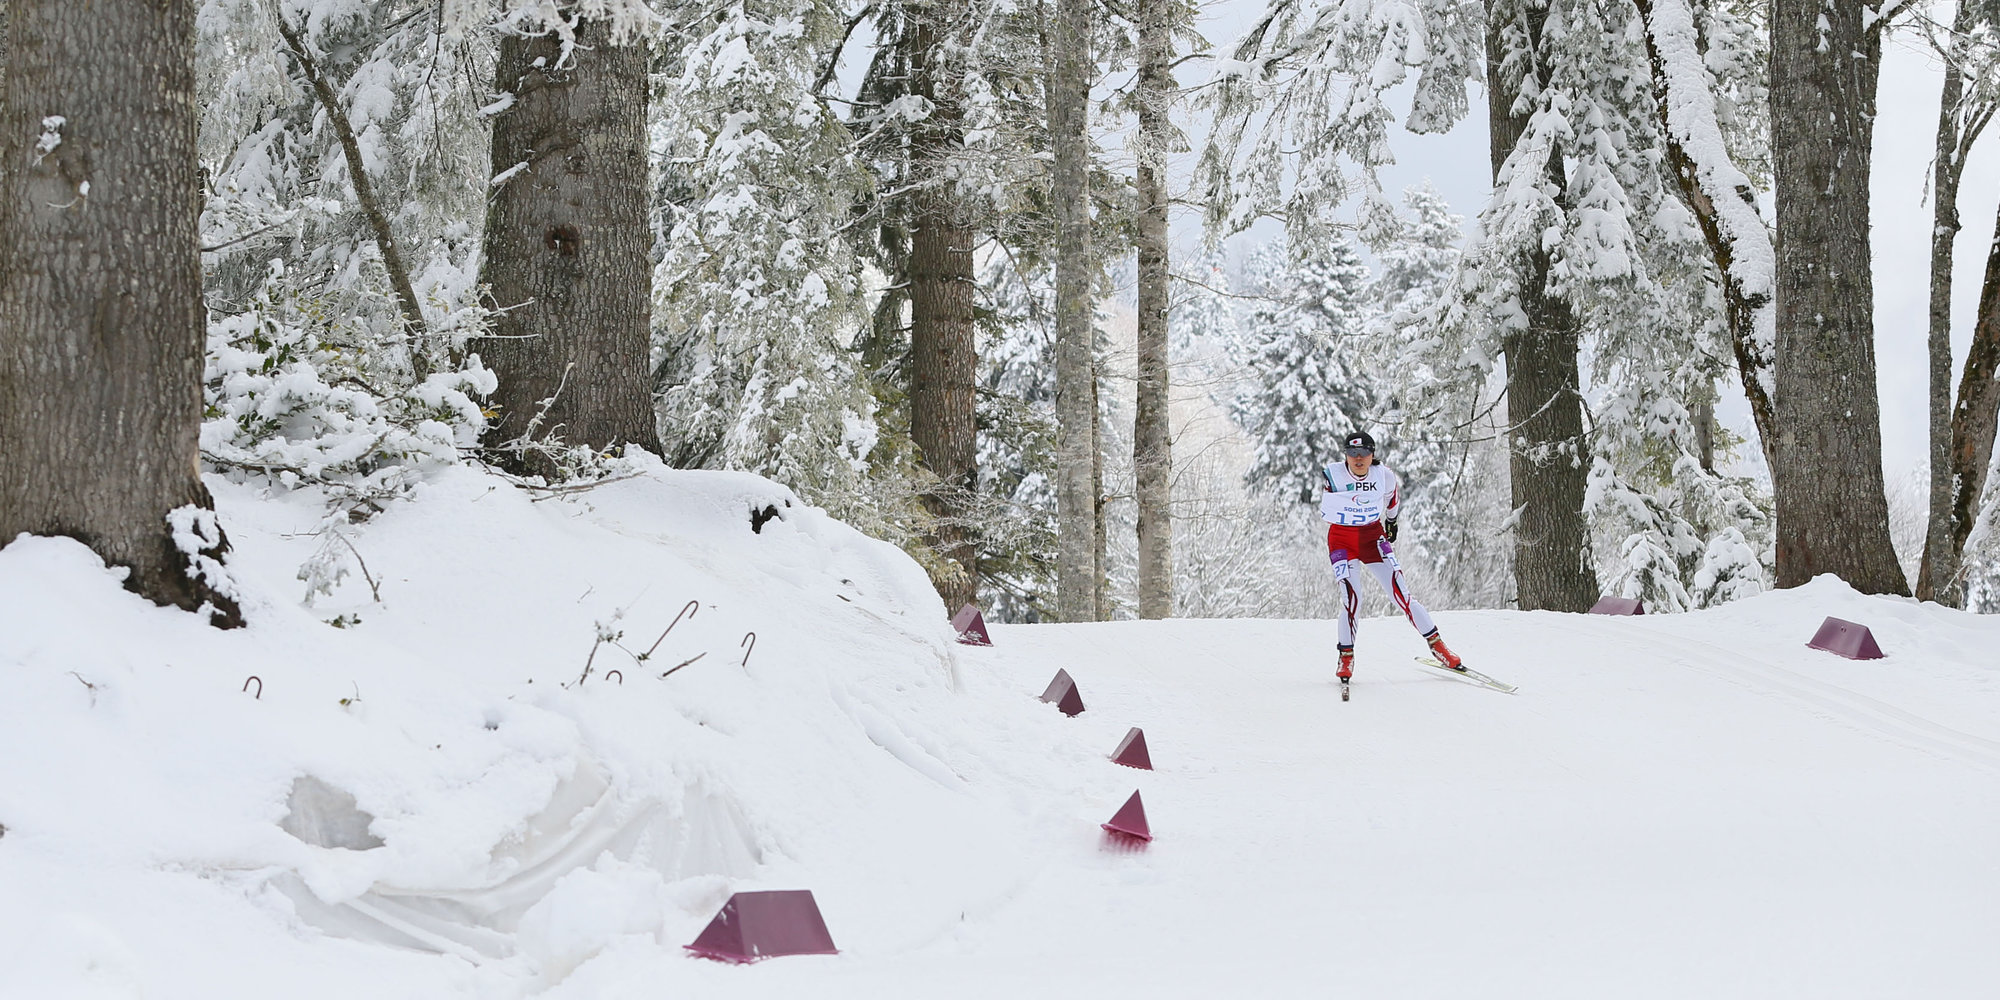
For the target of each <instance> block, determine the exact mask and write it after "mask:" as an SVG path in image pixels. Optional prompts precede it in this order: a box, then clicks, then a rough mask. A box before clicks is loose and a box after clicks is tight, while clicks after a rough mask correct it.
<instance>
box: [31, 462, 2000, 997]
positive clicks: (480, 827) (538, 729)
mask: <svg viewBox="0 0 2000 1000" xmlns="http://www.w3.org/2000/svg"><path fill="white" fill-rule="evenodd" d="M213 485H214V488H215V489H216V492H217V499H218V505H219V509H220V511H221V515H222V520H223V523H224V526H225V527H226V529H227V530H228V531H229V532H230V534H231V537H232V539H233V541H234V543H235V545H236V549H237V551H236V555H235V561H234V564H233V565H234V567H235V572H236V574H237V575H238V577H239V580H240V581H241V583H242V585H243V588H244V589H245V591H246V593H247V595H248V600H247V601H246V611H247V612H248V613H249V615H250V617H251V619H252V622H253V625H252V627H250V628H249V629H246V630H242V631H238V632H231V633H223V632H216V631H213V630H210V629H208V628H206V627H204V626H202V625H201V624H199V622H198V621H197V619H195V618H194V617H193V616H190V615H185V614H181V613H179V612H174V611H168V610H163V609H159V608H155V607H153V606H151V605H148V604H146V603H144V602H142V601H140V600H139V599H137V598H135V597H132V596H130V595H128V594H126V593H125V592H124V591H123V590H121V589H120V588H119V587H118V585H117V583H116V581H115V579H114V578H113V576H112V575H111V574H110V573H108V572H107V571H106V570H105V569H104V568H103V566H102V565H101V564H100V563H98V562H97V561H96V560H95V558H94V557H92V556H91V555H90V553H89V552H88V551H87V550H85V549H84V548H83V547H82V546H81V545H79V544H77V543H75V542H71V541H67V540H51V539H33V538H29V539H22V540H17V541H15V542H13V543H12V544H10V545H8V546H7V547H6V548H5V549H4V550H0V824H4V827H5V833H4V834H0V996H4V997H7V998H13V997H22V998H38V1000H39V998H54V997H147V998H180V997H187V998H204V1000H211V998H218V997H221V998H232V997H285V998H316V997H329V998H331V997H340V998H343V1000H349V998H354V997H363V996H365V997H371V998H372V997H393V998H401V997H408V998H424V1000H443V998H450V997H498V998H506V997H519V996H544V997H550V998H624V997H634V998H637V997H649V998H650V997H661V996H701V997H779V996H784V997H796V996H811V997H821V998H843V997H995V998H999V997H1007V998H1018V997H1023V996H1042V997H1094V996H1104V995H1127V996H1147V997H1238V996H1245V997H1247V996H1260V997H1261V996H1268V997H1307V996H1313V997H1317V996H1333V995H1359V996H1373V997H1447V996H1448V997H1469V996H1476V997H1536V998H1549V997H1591V998H1600V997H1614V996H1615V997H1620V998H1635V997H1663V998H1664V997H1674V998H1684V997H1696V996H1699V997H1755V998H1770V997H1812V998H1827V997H1857V998H1859V997H1867V998H1880V997H1924V998H1951V997H1967V998H1971V997H1989V996H1992V995H1993V991H1994V989H1995V984H2000V948H1997V947H1995V946H1994V942H1995V941H1996V940H2000V851H1996V849H1995V847H1994V845H1995V843H1996V836H2000V654H1996V650H2000V621H1996V620H1994V619H1992V618H1981V617H1977V616H1971V615H1965V614H1960V613H1956V612H1951V611H1948V610H1942V609H1939V608H1936V607H1934V606H1919V605H1916V604H1914V603H1911V602H1908V601H1898V600H1889V599H1878V598H1867V597H1862V596H1860V595H1857V594H1854V593H1853V592H1851V591H1849V590H1848V589H1846V588H1845V587H1844V586H1842V585H1841V584H1839V583H1838V582H1836V581H1833V580H1830V579H1822V580H1820V581H1816V582H1815V583H1813V584H1812V585H1810V586H1807V587H1803V588H1800V589H1798V590H1794V591H1789V592H1784V593H1776V594H1768V595H1765V596H1763V597H1759V598H1756V599H1753V600H1749V601H1744V602H1741V603H1738V604H1735V605H1732V606H1729V607H1726V608H1722V609H1718V610H1714V611H1708V612H1703V613H1698V614H1689V615H1679V616H1654V617H1642V618H1605V617H1591V616H1581V615H1557V614H1548V613H1529V614H1523V613H1510V612H1463V613H1444V614H1441V615H1440V616H1439V619H1440V622H1441V624H1442V626H1443V628H1444V630H1445V635H1446V637H1447V638H1448V639H1449V640H1450V641H1451V643H1452V645H1453V647H1454V648H1455V649H1457V650H1458V651H1459V652H1460V653H1462V654H1464V655H1465V656H1466V658H1467V659H1468V661H1470V662H1472V663H1473V664H1475V665H1478V666H1480V667H1482V668H1485V669H1487V670H1489V671H1490V672H1492V673H1493V674H1495V675H1498V676H1501V677H1503V678H1505V679H1508V680H1511V681H1515V682H1517V683H1519V684H1520V685H1521V691H1520V693H1519V694H1518V695H1514V696H1507V695H1502V694H1498V693H1495V692H1492V691H1488V690H1485V689H1481V688H1478V687H1474V686H1472V685H1469V684H1465V683H1461V682H1459V681H1456V680H1454V679H1452V678H1448V677H1442V676H1434V675H1431V674H1428V673H1425V672H1423V671H1422V670H1421V668H1419V667H1417V666H1415V665H1414V664H1413V663H1411V656H1412V655H1414V654H1415V653H1417V652H1419V651H1420V644H1419V643H1418V641H1417V639H1416V637H1415V636H1414V634H1412V632H1411V630H1410V629H1409V627H1408V626H1407V625H1406V624H1405V623H1403V622H1401V621H1400V620H1387V619H1383V620H1373V621H1369V622H1365V623H1364V624H1363V626H1362V632H1361V655H1360V664H1359V676H1358V678H1357V681H1356V685H1355V694H1354V700H1353V701H1352V702H1351V703H1347V704H1343V703H1341V702H1340V701H1339V696H1338V692H1337V689H1336V687H1335V686H1334V684H1333V683H1332V677H1331V666H1330V663H1329V661H1330V659H1331V652H1330V647H1331V642H1332V628H1331V623H1330V622H1316V621H1296V622H1286V621H1173V622H1150V623H1137V622H1128V623H1109V624H1099V625H1078V626H997V627H995V628H994V629H993V631H994V639H995V642H996V645H995V646H994V647H992V648H990V649H986V648H974V647H967V646H960V645H956V644H955V643H953V642H952V641H951V640H952V636H951V634H950V631H949V628H948V626H947V625H946V622H945V620H944V619H945V616H944V614H943V611H942V609H941V608H939V607H938V606H937V602H936V600H935V598H934V596H932V595H931V593H930V591H929V589H928V586H927V584H926V582H925V580H924V578H923V576H922V574H921V572H920V571H918V569H917V568H916V567H915V566H914V565H913V564H912V563H910V562H909V561H908V560H906V559H904V558H903V557H902V556H901V555H900V553H897V552H896V551H895V550H893V549H891V548H889V547H887V546H885V545H882V544H880V543H876V542H873V541H870V540H868V539H866V538H863V537H861V536H860V535H858V534H856V533H854V532H853V531H851V530H849V529H847V528H846V527H845V526H843V525H840V524H838V523H836V522H833V521H831V520H829V519H827V518H826V517H824V516H823V515H821V514H819V513H818V512H817V511H814V510H811V509H808V508H806V507H804V506H803V505H802V504H799V503H798V502H797V501H796V500H794V501H792V506H790V507H789V508H787V507H785V506H784V505H785V501H786V498H787V496H788V495H787V494H786V493H785V492H784V491H783V490H782V489H780V488H778V487H775V486H772V485H771V484H769V483H766V482H764V481H762V480H758V479H754V478H751V477H747V476H735V475H726V474H719V473H710V474H702V473H670V472H665V471H662V470H658V469H651V470H646V472H645V474H643V475H639V476H636V477H634V478H630V479H627V480H624V481H621V482H615V483H611V484H609V485H605V486H602V487H599V488H597V489H594V490H590V491H587V492H579V493H574V494H568V495H562V496H553V497H544V498H541V499H536V498H534V497H531V496H530V495H529V494H526V493H524V492H522V491H519V490H517V489H514V488H512V487H510V486H508V485H505V484H504V483H502V482H501V481H499V480H497V479H494V478H491V477H488V476H485V475H482V474H480V473H478V472H476V471H473V470H470V469H459V470H451V471H447V472H446V473H444V474H442V475H440V476H439V477H437V478H436V479H435V480H434V481H432V482H431V483H429V484H428V485H426V486H424V487H423V488H422V489H421V491H420V493H419V495H418V497H417V499H416V500H415V501H414V502H410V503H400V504H395V505H392V506H390V508H389V509H388V510H387V512H386V513H383V514H381V515H379V516H377V517H376V518H375V519H374V520H372V521H370V522H369V523H367V524H365V525H358V526H355V527H354V528H353V529H351V532H350V537H351V540H352V542H353V544H354V547H355V550H356V551H357V552H358V553H359V555H360V557H361V558H362V559H365V561H366V565H367V569H368V572H369V575H370V576H372V577H373V578H374V581H375V583H376V584H377V585H379V588H380V601H379V602H377V601H375V600H373V599H371V592H370V587H369V584H368V582H367V581H366V580H365V579H363V578H362V576H361V574H360V573H359V571H358V568H357V571H356V572H355V573H354V575H352V576H351V577H350V578H349V579H348V580H347V582H346V583H344V584H343V585H341V586H340V588H339V589H338V590H336V591H335V593H334V594H333V595H332V596H331V597H330V598H324V599H322V600H321V601H320V602H319V603H318V605H317V606H316V607H312V608H306V607H303V606H302V605H301V604H300V603H299V601H298V598H299V597H300V595H301V593H302V592H303V590H304V586H303V585H302V584H300V583H299V582H298V581H297V580H296V579H295V576H296V574H297V571H298V568H299V566H300V564H301V563H302V562H304V561H305V560H306V559H307V558H308V557H309V556H311V555H312V553H313V552H314V550H315V549H316V548H317V546H318V545H319V544H320V540H318V539H315V538H311V537H302V536H301V535H300V533H301V532H308V531H311V530H313V529H314V528H315V526H316V525H317V524H318V521H319V508H318V506H317V503H316V501H315V500H314V498H313V497H311V496H310V495H308V494H305V493H297V494H290V495H280V496H276V497H265V496H263V495H261V494H260V493H259V492H258V491H257V490H255V489H253V488H250V487H245V486H236V485H231V484H228V483H224V482H220V481H215V482H214V483H213ZM766 504H774V505H776V506H777V507H779V508H780V515H781V516H780V519H778V520H774V521H770V522H768V523H766V524H765V525H764V526H763V528H762V530H761V531H758V532H753V531H752V530H751V524H750V518H749V512H750V511H751V510H752V509H762V508H763V507H764V506H765V505H766ZM691 600H692V601H698V602H699V609H698V610H697V611H696V612H695V613H694V614H693V615H691V616H688V617H685V618H683V619H682V620H681V621H680V622H679V623H678V624H677V625H675V626H674V628H673V630H672V632H671V633H669V634H667V635H666V637H665V638H664V640H661V641H660V642H659V645H658V649H657V651H655V652H654V653H653V654H652V655H651V656H650V657H648V658H647V659H646V660H645V661H644V662H637V661H636V660H635V657H634V656H633V655H631V654H632V653H641V652H645V651H646V650H647V649H648V647H650V646H652V645H653V644H654V642H655V640H656V639H657V638H658V637H659V636H660V633H661V632H662V631H663V630H665V629H666V628H667V626H668V624H669V623H670V622H672V621H673V620H674V618H675V615H676V613H677V612H679V611H680V610H681V609H682V608H683V607H685V606H686V604H687V602H689V601H691ZM1827 615H1835V616H1839V617H1842V618H1848V619H1852V620H1855V621H1860V622H1863V623H1865V624H1868V625H1869V626H1871V627H1872V628H1873V629H1874V632H1875V635H1876V637H1877V638H1878V639H1879V641H1880V642H1881V644H1882V646H1883V648H1884V649H1886V650H1887V651H1888V653H1889V655H1888V657H1887V658H1886V659H1883V660H1878V661H1873V662H1854V661H1848V660H1844V659H1840V658H1838V657H1835V656H1833V655H1831V654H1827V653H1823V652H1819V651H1815V650H1811V649H1807V648H1806V647H1805V646H1804V642H1805V640H1806V639H1807V638H1809V637H1810V636H1811V635H1812V633H1813V631H1814V629H1815V628H1816V627H1817V626H1818V624H1819V622H1820V620H1821V618H1823V617H1824V616H1827ZM343 616H346V617H343ZM353 616H358V617H359V619H360V621H359V623H358V624H351V625H350V627H345V628H333V627H330V626H329V625H328V624H326V622H328V621H330V620H335V619H337V618H338V619H341V620H342V621H343V624H347V623H349V622H351V620H352V617H353ZM600 625H601V626H602V629H600ZM751 632H754V633H755V634H756V638H755V640H754V642H752V641H750V640H749V639H748V638H747V634H748V633H751ZM613 633H622V637H621V638H619V639H618V640H617V643H618V645H612V644H604V645H600V646H598V648H597V650H596V654H595V658H594V663H593V669H592V675H591V676H590V678H589V679H588V680H586V681H585V682H584V683H582V684H581V685H577V684H576V683H575V682H576V681H577V678H578V675H579V674H580V673H582V671H583V668H584V664H585V661H586V659H587V658H589V657H590V655H591V650H592V646H593V643H594V640H595V638H596V637H597V636H598V635H599V634H613ZM620 645H622V646H623V647H624V649H625V650H630V653H628V652H626V651H624V650H621V649H620V648H619V646H620ZM698 654H699V656H700V658H699V659H695V660H694V662H692V663H690V664H688V665H687V666H685V667H684V668H682V669H680V670H679V671H677V672H675V673H674V674H673V675H672V676H670V677H666V678H664V679H662V678H661V677H660V676H659V675H660V674H661V673H662V672H664V671H665V670H667V669H669V668H671V667H673V666H675V665H677V664H681V663H683V662H684V661H687V660H689V659H690V658H694V657H696V656H697V655H698ZM613 668H616V669H618V670H619V671H620V675H619V676H617V677H612V678H607V677H606V671H608V670H610V669H613ZM1058 668H1062V669H1067V670H1068V671H1069V672H1070V673H1071V674H1072V675H1073V676H1074V677H1075V678H1076V679H1077V682H1078V685H1079V687H1080V689H1081V692H1082V695H1083V698H1084V700H1085V702H1086V704H1087V706H1088V710H1087V711H1086V712H1084V713H1083V714H1082V715H1080V716H1077V717H1075V718H1067V717H1064V716H1063V715H1061V714H1060V713H1058V712H1057V711H1056V709H1055V708H1054V707H1053V706H1050V705H1046V704H1043V703H1041V702H1039V701H1038V700H1037V699H1036V696H1037V695H1039V694H1040V693H1041V691H1042V689H1043V687H1044V686H1045V685H1046V684H1047V682H1048V681H1049V679H1050V677H1051V676H1052V675H1053V674H1054V673H1055V671H1056V670H1057V669H1058ZM253 674H254V675H256V676H257V677H258V678H259V679H260V680H261V682H262V695H261V697H257V696H256V694H257V690H258V685H257V684H255V683H251V684H250V685H249V687H250V691H249V692H247V693H246V692H244V691H243V690H242V688H243V687H244V685H245V682H246V678H248V677H249V676H250V675H253ZM565 685H568V686H565ZM1130 726H1141V727H1143V728H1144V730H1145V733H1146V737H1147V740H1148V742H1149V744H1150V746H1151V751H1152V756H1153V760H1154V763H1155V765H1156V767H1157V768H1158V770H1157V771H1153V772H1144V771H1135V770H1131V769H1128V768H1123V767H1119V766H1117V765H1115V764H1112V763H1110V762H1109V761H1108V760H1107V759H1106V755H1107V754H1108V753H1109V752H1110V751H1111V750H1112V748H1113V747H1114V746H1115V745H1116V744H1117V742H1118V740H1119V738H1120V737H1121V736H1123V735H1124V733H1125V731H1126V729H1127V728H1128V727H1130ZM1134 789H1139V790H1142V791H1143V793H1144V797H1145V803H1146V808H1147V812H1148V814H1149V817H1150V819H1151V823H1152V826H1153V830H1154V832H1155V834H1156V836H1157V839H1156V840H1155V841H1154V842H1153V843H1152V844H1151V845H1150V846H1148V847H1147V848H1145V849H1143V850H1131V849H1124V848H1118V847H1117V846H1116V845H1111V844H1108V843H1107V842H1106V840H1105V838H1104V835H1103V834H1102V832H1101V831H1100V830H1099V829H1098V824H1099V823H1101V822H1103V821H1104V820H1106V819H1108V818H1109V817H1110V816H1111V814H1112V813H1113V812H1114V811H1115V810H1116V809H1117V808H1118V806H1119V805H1120V804H1121V803H1123V802H1124V801H1125V799H1126V797H1127V796H1129V795H1130V794H1131V792H1132V791H1133V790H1134ZM350 796H351V800H350V799H349V798H348V797H350ZM794 888H804V889H811V890H812V891H813V892H814V894H815V896H816V898H817V900H818V902H819V905H820V908H821V910H822V912H823V913H824V915H825V918H826V921H827V924H828V927H829V929H830V930H831V932H832V934H833V937H834V940H835V941H836V943H837V944H838V945H839V946H840V948H841V949H842V953H841V954H839V955H837V956H830V957H789V958H779V959H773V960H770V961H766V962H763V963H760V964H757V965H754V966H747V967H740V966H730V965H724V964H720V963H717V962H712V961H707V960H703V959H697V958H693V957H690V956H688V955H687V953H685V952H684V951H683V950H682V947H681V946H682V945H684V944H686V943H687V942H689V941H692V940H693V939H694V937H695V936H696V935H697V934H698V933H699V932H700V931H701V929H702V928H703V926H704V925H705V924H706V923H707V922H708V920H709V918H710V917H711V916H712V915H713V914H714V913H715V911H716V910H717V908H718V907H719V906H720V905H721V904H722V902H723V901H724V900H725V899H726V898H727V897H728V895H729V894H730V893H731V892H732V891H736V890H746V889H794Z"/></svg>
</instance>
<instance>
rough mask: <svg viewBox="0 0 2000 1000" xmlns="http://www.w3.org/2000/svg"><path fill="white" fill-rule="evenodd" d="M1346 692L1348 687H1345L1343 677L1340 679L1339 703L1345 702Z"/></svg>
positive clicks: (1345, 679) (1345, 681)
mask: <svg viewBox="0 0 2000 1000" xmlns="http://www.w3.org/2000/svg"><path fill="white" fill-rule="evenodd" d="M1347 692H1348V687H1347V678H1345V677H1342V678H1341V679H1340V700H1341V701H1346V700H1347Z"/></svg>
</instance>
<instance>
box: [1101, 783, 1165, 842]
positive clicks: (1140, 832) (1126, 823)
mask: <svg viewBox="0 0 2000 1000" xmlns="http://www.w3.org/2000/svg"><path fill="white" fill-rule="evenodd" d="M1099 825H1100V826H1102V827H1104V832H1106V833H1109V834H1111V835H1113V836H1118V837H1131V838H1134V839H1136V840H1152V839H1153V828H1152V827H1150V826H1147V825H1146V805H1145V803H1143V802H1140V801H1139V793H1138V792H1133V793H1132V797H1131V798H1129V799H1126V800H1125V804H1124V805H1123V806H1121V807H1120V808H1119V810H1118V814H1117V815H1115V816H1113V817H1111V822H1109V823H1101V824H1099Z"/></svg>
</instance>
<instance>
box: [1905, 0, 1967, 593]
mask: <svg viewBox="0 0 2000 1000" xmlns="http://www.w3.org/2000/svg"><path fill="white" fill-rule="evenodd" d="M1968 7H1969V5H1965V4H1961V5H1960V6H1959V19H1960V20H1961V21H1962V20H1964V19H1965V14H1966V11H1967V9H1968ZM1952 45H1953V48H1954V49H1958V48H1962V46H1960V45H1959V43H1958V42H1957V41H1956V40H1955V39H1954V41H1953V43H1952ZM1955 62H1956V60H1952V59H1947V60H1945V63H1946V65H1945V71H1944V90H1943V91H1942V92H1941V93H1940V95H1939V97H1938V128H1937V142H1936V145H1935V146H1934V147H1933V149H1934V154H1933V158H1932V162H1931V286H1930V317H1929V318H1930V331H1929V338H1928V343H1927V347H1928V349H1929V354H1930V387H1931V394H1930V456H1931V475H1930V480H1931V481H1930V519H1929V521H1928V522H1927V523H1926V525H1925V528H1924V558H1923V563H1922V565H1921V566H1920V567H1919V568H1918V570H1917V598H1918V599H1919V600H1925V601H1935V600H1940V599H1942V600H1944V601H1945V602H1946V603H1948V604H1953V605H1956V604H1957V603H1958V602H1956V601H1953V600H1951V599H1950V597H1949V592H1950V590H1952V589H1953V588H1951V587H1950V586H1949V581H1952V580H1953V579H1954V578H1956V577H1957V576H1958V553H1957V552H1956V551H1954V550H1953V549H1952V545H1951V535H1952V531H1951V513H1952V511H1951V499H1952V496H1951V495H1952V488H1951V280H1952V274H1951V272H1952V259H1951V254H1952V246H1953V244H1954V243H1955V242H1956V241H1957V238H1958V231H1959V229H1960V228H1961V227H1960V223H1959V218H1958V182H1959V177H1960V176H1961V175H1962V174H1963V172H1964V160H1963V159H1962V158H1961V157H1960V156H1959V142H1958V138H1959V137H1958V105H1959V103H1960V102H1961V101H1962V100H1963V99H1964V97H1965V78H1964V77H1963V76H1961V75H1960V74H1959V72H1958V67H1957V66H1956V65H1954V63H1955ZM1940 580H1943V581H1947V586H1946V587H1945V591H1946V593H1945V594H1944V595H1940V594H1939V588H1938V582H1939V581H1940Z"/></svg>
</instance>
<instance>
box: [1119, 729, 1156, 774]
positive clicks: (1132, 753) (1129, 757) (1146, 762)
mask: <svg viewBox="0 0 2000 1000" xmlns="http://www.w3.org/2000/svg"><path fill="white" fill-rule="evenodd" d="M1111 760H1112V762H1113V763H1118V764H1123V765H1125V766H1126V767H1136V768H1138V769H1140V770H1142V771H1150V770H1152V769H1153V758H1152V756H1151V755H1149V754H1147V753H1146V734H1145V733H1142V732H1140V731H1139V727H1138V726H1133V727H1132V731H1131V732H1129V733H1126V734H1125V738H1124V739H1123V740H1121V741H1119V743H1118V749H1116V750H1113V751H1111Z"/></svg>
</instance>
